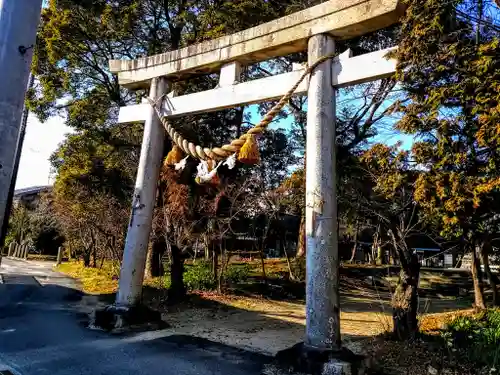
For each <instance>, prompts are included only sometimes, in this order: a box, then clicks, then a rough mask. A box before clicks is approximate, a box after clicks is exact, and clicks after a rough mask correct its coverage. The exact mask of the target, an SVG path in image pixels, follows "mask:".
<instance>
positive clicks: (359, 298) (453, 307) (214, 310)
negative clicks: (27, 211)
mask: <svg viewBox="0 0 500 375" xmlns="http://www.w3.org/2000/svg"><path fill="white" fill-rule="evenodd" d="M389 301H390V295H389V294H385V295H381V294H373V295H371V296H370V295H366V293H365V295H360V294H356V295H342V297H341V307H342V311H341V333H342V340H343V343H344V345H346V346H347V347H349V348H350V349H351V350H353V351H355V352H360V351H361V349H362V348H361V346H360V345H365V344H366V340H367V339H371V338H373V337H374V336H376V335H379V334H381V333H384V332H387V331H390V330H391V329H392V320H391V310H390V306H389ZM423 302H424V303H422V304H421V306H420V312H421V316H420V320H421V324H422V326H423V327H425V330H433V329H438V328H440V326H442V325H443V324H444V322H445V321H447V320H448V319H449V317H450V315H454V314H456V313H457V312H458V311H460V310H462V311H465V310H466V309H468V307H469V306H470V305H468V304H465V303H464V304H462V305H460V304H457V301H454V300H451V299H447V300H441V299H426V300H425V301H423ZM153 307H156V308H160V309H162V310H163V311H164V313H163V319H164V320H165V321H166V322H168V323H169V324H170V325H171V328H169V329H167V330H165V332H164V333H165V334H172V335H173V334H187V335H193V336H197V337H202V338H205V339H208V340H212V341H216V342H220V343H224V344H226V345H231V346H236V347H240V348H242V349H251V350H253V351H257V352H260V353H263V354H268V355H274V354H276V353H277V352H278V351H279V350H282V349H285V348H288V347H290V346H292V345H294V344H296V343H297V342H300V341H302V340H303V338H304V332H305V305H304V304H303V303H300V302H289V301H276V300H269V299H265V298H261V297H256V296H252V297H246V296H231V295H218V294H215V293H202V294H201V293H200V294H195V295H192V296H191V302H190V303H186V304H183V305H181V306H176V307H171V308H167V307H162V306H159V305H156V306H153ZM361 342H364V344H361Z"/></svg>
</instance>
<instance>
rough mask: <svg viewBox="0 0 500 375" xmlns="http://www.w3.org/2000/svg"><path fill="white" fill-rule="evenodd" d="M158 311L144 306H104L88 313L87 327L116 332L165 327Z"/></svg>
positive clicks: (166, 325) (165, 324)
mask: <svg viewBox="0 0 500 375" xmlns="http://www.w3.org/2000/svg"><path fill="white" fill-rule="evenodd" d="M168 326H169V325H168V324H167V323H166V322H164V321H163V320H162V319H161V314H160V312H158V311H155V310H151V309H149V308H147V307H145V306H142V305H137V306H133V307H119V306H114V305H111V306H106V307H104V308H97V309H95V310H94V311H93V312H92V313H91V314H90V321H89V324H88V328H90V329H94V330H102V331H107V332H110V333H114V334H118V333H124V332H137V331H151V330H158V329H164V328H167V327H168Z"/></svg>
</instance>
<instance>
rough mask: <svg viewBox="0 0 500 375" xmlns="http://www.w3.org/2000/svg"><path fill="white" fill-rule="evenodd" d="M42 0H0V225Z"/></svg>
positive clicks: (5, 213)
mask: <svg viewBox="0 0 500 375" xmlns="http://www.w3.org/2000/svg"><path fill="white" fill-rule="evenodd" d="M41 9H42V0H0V72H1V74H0V87H2V90H0V228H2V227H3V225H4V224H3V223H4V221H5V220H7V217H8V215H9V212H7V210H6V209H7V203H8V196H9V189H10V184H11V180H12V176H13V173H14V169H15V168H14V164H15V159H16V158H15V154H16V148H17V144H18V140H19V130H20V127H21V118H22V113H23V108H24V100H25V95H26V87H27V85H28V79H29V74H30V68H31V61H32V57H33V45H34V44H35V41H36V31H37V28H38V23H39V21H40V12H41Z"/></svg>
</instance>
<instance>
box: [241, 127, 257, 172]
mask: <svg viewBox="0 0 500 375" xmlns="http://www.w3.org/2000/svg"><path fill="white" fill-rule="evenodd" d="M238 160H239V161H240V162H242V163H243V164H252V165H253V164H259V163H260V153H259V145H258V144H257V140H256V139H255V136H254V135H253V134H249V135H248V136H247V139H246V140H245V143H244V144H243V146H242V147H241V149H240V152H239V153H238Z"/></svg>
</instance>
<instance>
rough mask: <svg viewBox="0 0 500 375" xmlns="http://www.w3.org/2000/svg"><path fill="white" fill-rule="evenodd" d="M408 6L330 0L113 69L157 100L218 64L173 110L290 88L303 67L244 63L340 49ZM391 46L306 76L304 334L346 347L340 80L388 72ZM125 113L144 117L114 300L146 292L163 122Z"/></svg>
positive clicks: (125, 301)
mask: <svg viewBox="0 0 500 375" xmlns="http://www.w3.org/2000/svg"><path fill="white" fill-rule="evenodd" d="M402 11H403V8H402V6H401V4H400V3H399V1H398V0H330V1H326V2H324V3H321V4H319V5H316V6H314V7H311V8H308V9H305V10H303V11H300V12H297V13H294V14H291V15H289V16H286V17H282V18H280V19H277V20H275V21H271V22H268V23H265V24H262V25H260V26H256V27H253V28H250V29H247V30H244V31H241V32H238V33H235V34H232V35H227V36H224V37H221V38H218V39H215V40H211V41H207V42H203V43H200V44H196V45H192V46H189V47H186V48H182V49H179V50H176V51H171V52H167V53H163V54H159V55H155V56H150V57H144V58H140V59H137V60H132V61H130V60H111V61H110V62H109V65H110V69H111V72H112V73H117V74H118V80H119V83H120V84H121V85H122V86H124V87H126V88H129V89H136V88H144V87H148V86H149V88H150V90H149V97H150V99H151V100H153V101H156V100H157V99H158V98H161V97H162V96H164V95H165V94H167V93H168V91H169V81H171V80H174V79H175V80H179V79H181V80H185V79H187V78H189V76H192V75H194V74H203V73H211V72H216V71H220V80H219V84H218V86H217V87H216V88H214V89H212V90H207V91H203V92H197V93H193V94H188V95H183V96H175V95H173V94H169V95H168V96H169V100H168V101H167V103H165V104H164V106H163V107H162V109H161V113H162V115H163V116H166V117H167V118H172V117H176V116H182V115H187V114H194V113H201V112H207V111H216V110H220V109H223V108H230V107H234V106H240V105H243V104H253V103H259V102H263V101H268V100H273V99H276V98H279V97H281V96H283V95H284V94H285V93H286V91H288V90H289V89H290V87H292V86H293V85H294V84H295V83H296V82H297V80H298V78H299V76H300V75H301V74H302V73H303V71H304V69H305V68H303V67H301V68H299V69H296V70H294V71H292V72H289V73H284V74H279V75H276V76H272V77H267V78H263V79H258V80H253V81H250V82H240V67H241V66H242V65H243V64H251V63H256V62H260V61H265V60H268V59H271V58H274V57H278V56H284V55H288V54H290V53H294V52H299V51H304V50H306V49H307V51H308V61H309V63H310V64H312V63H314V62H315V61H316V60H317V59H319V58H320V57H322V56H324V55H328V54H332V53H334V52H335V40H336V39H337V40H339V39H348V38H353V37H356V36H359V35H362V34H365V33H368V32H371V31H375V30H378V29H381V28H383V27H386V26H389V25H391V24H394V23H396V22H397V21H398V19H399V17H400V15H401V13H402ZM387 52H388V50H383V51H377V52H373V53H368V54H366V55H361V56H357V57H351V56H349V55H347V56H340V57H338V58H336V59H330V60H327V61H325V62H323V63H321V64H320V65H319V66H318V67H317V68H316V69H315V70H314V72H313V73H312V74H311V76H310V78H309V79H306V80H305V81H304V82H302V84H300V85H299V87H298V88H297V90H296V91H295V92H296V93H307V96H308V112H307V144H306V152H307V165H306V239H307V255H306V335H305V343H306V344H307V345H309V346H310V347H313V348H318V349H339V348H340V344H341V341H340V298H339V272H338V270H339V256H338V248H337V230H336V228H337V202H336V183H335V181H336V178H335V174H336V170H335V169H336V168H335V126H332V124H335V88H338V87H343V86H347V85H354V84H357V83H362V82H368V81H372V80H376V79H380V78H384V77H388V76H390V75H391V74H393V73H394V71H395V66H396V62H395V61H394V60H388V59H386V58H384V56H385V55H386V54H387ZM118 121H119V122H120V123H129V122H137V121H139V122H145V126H144V136H143V141H142V148H141V156H140V161H139V168H138V171H137V180H136V185H135V192H134V196H133V203H132V212H131V218H130V224H129V227H128V232H127V237H126V242H125V249H124V255H123V263H122V269H121V274H120V281H119V290H118V294H117V298H116V305H117V306H121V307H130V306H133V305H135V304H137V303H139V301H140V297H141V290H142V282H143V278H144V268H145V262H146V253H147V247H148V241H149V234H150V230H151V223H152V214H153V207H154V202H155V195H156V189H157V181H158V177H159V171H160V167H161V158H162V155H163V140H164V136H165V132H164V129H163V127H162V125H161V123H160V120H159V118H158V116H157V115H156V113H155V112H154V109H153V108H152V106H151V105H150V104H149V103H142V104H137V105H131V106H126V107H122V108H120V114H119V120H118Z"/></svg>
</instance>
